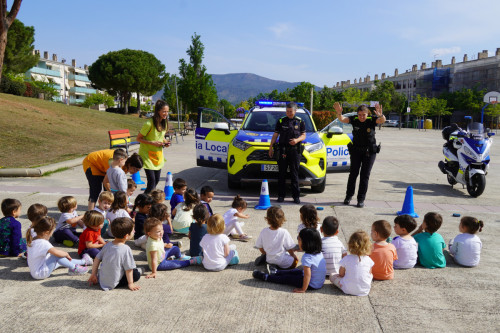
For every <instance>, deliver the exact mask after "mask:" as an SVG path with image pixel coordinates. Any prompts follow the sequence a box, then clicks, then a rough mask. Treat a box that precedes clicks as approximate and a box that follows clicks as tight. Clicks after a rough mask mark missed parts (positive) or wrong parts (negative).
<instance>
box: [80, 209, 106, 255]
mask: <svg viewBox="0 0 500 333" xmlns="http://www.w3.org/2000/svg"><path fill="white" fill-rule="evenodd" d="M83 223H85V225H86V226H87V228H86V229H85V230H84V231H83V233H82V234H81V235H80V242H79V243H78V255H79V256H80V257H82V256H83V255H84V254H85V253H87V254H88V255H89V256H91V257H92V258H95V257H96V255H97V254H98V253H99V252H100V251H101V248H102V247H103V246H104V245H105V244H106V242H105V241H104V239H102V237H101V229H102V227H103V226H104V215H102V214H101V213H100V212H98V211H96V210H89V211H88V212H86V213H85V215H84V216H83Z"/></svg>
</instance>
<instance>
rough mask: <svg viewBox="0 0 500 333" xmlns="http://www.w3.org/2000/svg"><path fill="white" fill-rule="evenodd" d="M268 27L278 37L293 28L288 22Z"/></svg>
mask: <svg viewBox="0 0 500 333" xmlns="http://www.w3.org/2000/svg"><path fill="white" fill-rule="evenodd" d="M268 29H269V30H271V31H272V32H273V33H274V36H275V37H276V38H281V37H282V36H283V34H284V33H286V32H288V31H290V30H291V27H290V25H289V24H288V23H277V24H275V25H273V26H272V27H269V28H268Z"/></svg>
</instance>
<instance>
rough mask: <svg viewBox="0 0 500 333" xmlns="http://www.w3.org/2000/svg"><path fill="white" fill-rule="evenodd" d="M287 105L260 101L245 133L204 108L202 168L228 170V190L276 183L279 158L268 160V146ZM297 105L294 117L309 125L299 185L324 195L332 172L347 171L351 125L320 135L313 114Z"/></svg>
mask: <svg viewBox="0 0 500 333" xmlns="http://www.w3.org/2000/svg"><path fill="white" fill-rule="evenodd" d="M286 104H287V102H275V101H257V102H256V105H255V107H253V108H252V109H250V111H249V112H248V113H247V114H246V116H245V118H244V120H243V122H242V124H241V128H237V126H236V125H235V124H234V123H232V122H231V121H230V120H228V119H227V118H225V117H224V116H223V115H222V114H220V113H219V112H217V111H215V110H212V109H208V108H199V109H198V123H197V126H196V131H195V138H196V162H197V165H198V166H205V167H213V168H222V169H227V171H228V187H229V188H237V187H239V186H240V185H241V183H245V182H261V181H262V180H263V179H267V180H268V181H269V182H275V181H277V179H278V172H279V171H278V165H277V161H276V159H275V158H270V157H269V145H270V143H271V138H272V136H273V133H274V129H275V126H276V122H277V121H278V120H279V119H280V118H281V117H284V116H286ZM297 104H298V105H299V108H298V109H297V112H296V114H295V115H296V116H297V117H300V118H301V119H302V120H303V121H304V124H305V128H306V139H305V140H304V141H303V144H304V151H303V153H302V156H301V159H300V167H299V183H300V185H308V186H311V189H312V190H313V191H314V192H318V193H321V192H323V191H324V189H325V184H326V171H327V168H328V169H329V170H334V169H337V168H339V167H340V168H341V167H344V168H346V167H348V161H349V152H348V151H347V144H348V143H349V142H350V138H349V136H348V135H346V134H344V133H343V129H342V126H344V127H345V126H346V124H342V123H340V124H337V123H335V124H334V122H333V123H331V124H329V125H328V126H327V127H326V128H325V129H323V130H322V131H318V130H317V129H316V126H315V124H314V121H313V119H312V117H311V114H310V112H309V111H308V110H306V109H305V108H304V107H303V104H302V103H297ZM337 125H338V126H337ZM278 140H279V139H278Z"/></svg>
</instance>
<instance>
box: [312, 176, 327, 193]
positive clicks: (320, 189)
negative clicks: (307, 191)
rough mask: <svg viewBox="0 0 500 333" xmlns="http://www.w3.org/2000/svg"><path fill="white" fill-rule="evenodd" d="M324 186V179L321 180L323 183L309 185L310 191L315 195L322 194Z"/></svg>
mask: <svg viewBox="0 0 500 333" xmlns="http://www.w3.org/2000/svg"><path fill="white" fill-rule="evenodd" d="M325 186H326V178H325V179H323V181H322V182H321V183H319V184H318V185H311V190H312V191H313V192H315V193H323V192H324V191H325Z"/></svg>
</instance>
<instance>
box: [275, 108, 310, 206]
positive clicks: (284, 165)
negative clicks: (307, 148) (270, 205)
mask: <svg viewBox="0 0 500 333" xmlns="http://www.w3.org/2000/svg"><path fill="white" fill-rule="evenodd" d="M296 112H297V104H296V103H294V102H290V103H288V104H287V105H286V116H285V117H282V118H280V119H279V120H278V121H277V122H276V127H275V130H274V134H273V137H272V139H271V146H270V147H269V157H271V158H272V157H273V155H274V153H275V152H274V144H275V143H276V140H277V139H278V136H279V143H278V151H277V152H276V153H277V154H278V169H279V179H278V202H283V201H285V195H286V187H285V180H286V173H287V169H288V168H290V181H291V185H292V197H293V202H295V203H296V204H300V198H299V197H300V188H299V165H300V155H301V154H302V149H301V144H300V142H301V141H303V140H304V139H305V138H306V128H305V124H304V121H303V120H302V119H300V118H299V117H296V116H295V113H296Z"/></svg>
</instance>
